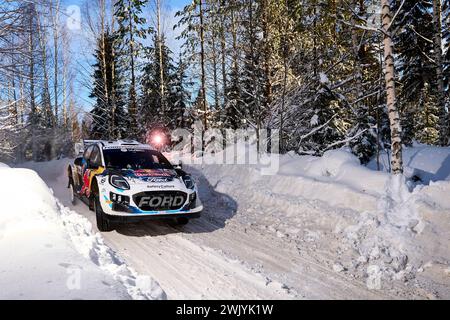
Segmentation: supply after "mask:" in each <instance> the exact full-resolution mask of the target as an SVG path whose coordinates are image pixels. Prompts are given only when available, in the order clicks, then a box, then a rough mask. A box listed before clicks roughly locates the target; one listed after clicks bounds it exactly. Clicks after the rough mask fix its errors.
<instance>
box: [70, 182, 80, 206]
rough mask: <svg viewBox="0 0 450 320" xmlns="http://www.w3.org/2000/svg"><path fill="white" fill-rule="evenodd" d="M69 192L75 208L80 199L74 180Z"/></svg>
mask: <svg viewBox="0 0 450 320" xmlns="http://www.w3.org/2000/svg"><path fill="white" fill-rule="evenodd" d="M69 192H70V203H71V204H72V205H73V206H74V205H76V204H77V203H78V198H77V194H76V192H75V186H74V185H73V180H72V179H71V180H70V182H69Z"/></svg>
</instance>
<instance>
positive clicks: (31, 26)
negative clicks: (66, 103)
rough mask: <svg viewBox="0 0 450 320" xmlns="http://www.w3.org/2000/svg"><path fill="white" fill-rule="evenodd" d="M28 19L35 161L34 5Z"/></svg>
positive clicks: (32, 147) (32, 145)
mask: <svg viewBox="0 0 450 320" xmlns="http://www.w3.org/2000/svg"><path fill="white" fill-rule="evenodd" d="M27 14H28V19H29V25H28V27H29V30H28V33H29V37H28V56H29V59H30V60H29V74H28V78H29V80H30V108H31V109H30V120H31V121H30V123H31V151H32V157H33V160H37V153H38V151H37V141H36V126H37V114H36V93H35V83H34V81H35V75H34V64H35V62H34V54H35V52H34V32H35V30H34V23H33V22H34V17H35V14H36V9H35V7H34V3H30V4H29V10H28V13H27Z"/></svg>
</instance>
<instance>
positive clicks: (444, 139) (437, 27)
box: [433, 0, 449, 146]
mask: <svg viewBox="0 0 450 320" xmlns="http://www.w3.org/2000/svg"><path fill="white" fill-rule="evenodd" d="M433 25H434V38H433V40H434V41H433V44H434V62H435V63H436V80H437V103H438V106H439V113H440V127H441V128H440V143H441V145H442V146H446V145H447V143H448V138H449V137H448V134H449V131H448V123H447V117H446V111H445V92H444V90H445V88H444V74H443V67H442V66H443V63H442V20H441V0H433Z"/></svg>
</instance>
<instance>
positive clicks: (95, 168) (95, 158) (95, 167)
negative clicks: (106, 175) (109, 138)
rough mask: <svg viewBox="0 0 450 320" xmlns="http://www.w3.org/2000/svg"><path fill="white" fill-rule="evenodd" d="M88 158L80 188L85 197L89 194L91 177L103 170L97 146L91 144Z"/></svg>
mask: <svg viewBox="0 0 450 320" xmlns="http://www.w3.org/2000/svg"><path fill="white" fill-rule="evenodd" d="M88 159H89V161H87V165H86V170H85V172H84V175H83V188H82V190H81V194H84V195H86V196H87V197H89V196H90V194H91V185H92V179H93V178H94V177H95V176H96V175H98V174H101V173H102V172H103V171H104V170H105V169H104V167H103V165H102V155H101V152H100V148H99V147H98V146H93V148H92V150H91V153H90V154H89V158H88Z"/></svg>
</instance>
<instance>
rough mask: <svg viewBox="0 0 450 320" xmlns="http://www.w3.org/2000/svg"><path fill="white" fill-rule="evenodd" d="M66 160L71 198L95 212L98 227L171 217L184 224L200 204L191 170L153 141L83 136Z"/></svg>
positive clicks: (104, 228)
mask: <svg viewBox="0 0 450 320" xmlns="http://www.w3.org/2000/svg"><path fill="white" fill-rule="evenodd" d="M82 146H83V148H82V149H83V150H84V152H83V154H82V155H81V156H79V157H78V158H76V159H75V161H74V163H73V164H70V165H69V167H68V170H67V173H68V180H69V183H68V188H69V189H70V196H71V200H72V202H73V204H75V203H76V202H77V200H82V201H83V202H84V203H86V204H87V205H88V206H89V208H90V209H91V210H93V211H94V212H95V214H96V218H97V227H98V229H99V230H100V231H111V230H112V229H113V228H114V225H115V224H116V223H121V222H133V221H139V220H145V219H170V220H172V221H175V222H176V223H179V224H186V223H187V222H188V221H189V219H192V218H198V217H199V216H200V214H201V212H202V210H203V205H202V203H201V201H200V199H199V197H198V191H197V186H196V184H195V182H194V179H193V178H192V176H190V175H189V174H187V173H186V172H185V171H183V169H182V166H181V163H180V164H178V165H172V164H171V163H170V162H169V161H168V160H167V159H166V158H165V157H164V155H163V154H161V153H160V152H159V151H157V150H155V149H154V148H153V147H152V146H150V145H147V144H141V143H138V142H136V141H127V140H125V141H123V140H120V141H92V140H91V141H84V143H83V144H82Z"/></svg>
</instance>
